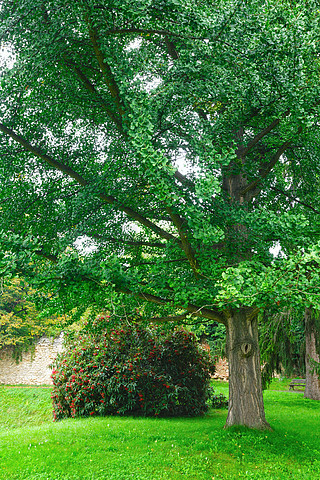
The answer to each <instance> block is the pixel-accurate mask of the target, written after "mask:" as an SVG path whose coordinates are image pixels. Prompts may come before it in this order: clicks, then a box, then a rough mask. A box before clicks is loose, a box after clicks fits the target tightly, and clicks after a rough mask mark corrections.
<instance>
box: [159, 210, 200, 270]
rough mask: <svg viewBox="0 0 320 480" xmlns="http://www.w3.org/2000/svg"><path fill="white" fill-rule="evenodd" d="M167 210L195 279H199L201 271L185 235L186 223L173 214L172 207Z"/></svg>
mask: <svg viewBox="0 0 320 480" xmlns="http://www.w3.org/2000/svg"><path fill="white" fill-rule="evenodd" d="M166 210H167V212H168V213H169V215H170V218H171V220H172V222H173V224H174V225H175V226H176V228H177V229H178V232H179V236H180V239H181V243H182V248H183V251H184V253H185V254H186V257H187V259H188V261H189V263H190V265H191V268H192V270H193V273H194V275H195V277H198V270H199V266H198V262H197V260H196V257H195V253H194V251H193V248H192V246H191V244H190V242H189V240H188V237H187V234H186V233H185V225H184V222H183V220H182V218H181V217H180V215H178V214H176V213H173V211H172V210H171V208H170V207H166Z"/></svg>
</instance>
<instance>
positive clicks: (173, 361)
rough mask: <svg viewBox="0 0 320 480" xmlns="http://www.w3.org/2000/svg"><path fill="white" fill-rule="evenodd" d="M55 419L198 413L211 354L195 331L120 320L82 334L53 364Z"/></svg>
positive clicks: (202, 405)
mask: <svg viewBox="0 0 320 480" xmlns="http://www.w3.org/2000/svg"><path fill="white" fill-rule="evenodd" d="M53 368H54V369H53V372H52V378H53V383H54V387H53V391H52V399H53V409H54V419H61V418H64V417H79V416H88V415H112V414H122V415H123V414H138V415H144V416H154V415H156V416H157V415H161V416H172V415H192V416H193V415H199V414H201V413H203V412H204V411H205V410H206V409H207V405H206V400H207V397H208V389H209V380H210V373H212V368H213V367H212V364H211V362H210V358H209V356H208V354H207V352H205V351H204V350H202V349H201V348H200V347H199V346H198V344H197V342H196V339H195V337H194V335H193V334H192V333H189V332H187V331H186V330H183V329H176V330H174V331H173V332H170V333H165V332H163V331H160V330H159V328H157V327H152V328H151V327H148V328H144V327H141V326H128V325H125V326H122V327H121V328H118V329H114V330H111V332H105V333H104V334H103V335H99V336H93V335H92V334H91V335H89V334H87V335H85V336H78V337H77V338H76V339H74V340H73V341H71V342H69V345H68V346H67V348H66V350H65V351H64V352H63V353H62V354H60V355H59V356H58V357H57V359H56V360H55V363H54V364H53Z"/></svg>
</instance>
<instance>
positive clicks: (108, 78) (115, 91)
mask: <svg viewBox="0 0 320 480" xmlns="http://www.w3.org/2000/svg"><path fill="white" fill-rule="evenodd" d="M86 21H87V26H88V31H89V37H90V40H91V43H92V45H93V50H94V53H95V55H96V58H97V61H98V64H99V67H100V70H101V72H102V75H103V78H104V79H105V82H106V84H107V86H108V89H109V92H110V94H111V96H112V98H113V99H114V102H115V104H116V106H117V109H118V112H119V113H120V115H121V116H122V115H123V114H124V104H123V101H122V99H121V95H120V91H119V88H118V85H117V83H116V81H115V78H114V76H113V73H112V71H111V68H110V66H109V65H108V63H107V62H106V61H105V58H104V55H103V53H102V52H101V50H100V47H99V43H98V34H97V30H96V29H95V28H93V27H92V26H91V25H90V22H89V19H88V18H87V19H86Z"/></svg>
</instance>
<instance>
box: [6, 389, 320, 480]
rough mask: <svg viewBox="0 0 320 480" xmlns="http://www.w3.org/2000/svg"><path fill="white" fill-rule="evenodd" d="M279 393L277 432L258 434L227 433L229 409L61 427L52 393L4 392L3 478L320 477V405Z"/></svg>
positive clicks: (275, 397)
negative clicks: (55, 416) (198, 414)
mask: <svg viewBox="0 0 320 480" xmlns="http://www.w3.org/2000/svg"><path fill="white" fill-rule="evenodd" d="M216 385H217V384H216ZM272 388H273V389H272V390H268V391H267V392H265V406H266V414H267V418H268V421H269V422H270V423H271V425H272V428H273V431H271V432H269V431H267V432H256V431H252V430H249V429H243V428H237V429H236V428H235V429H232V430H224V429H223V425H224V422H225V419H226V414H227V412H226V410H220V411H218V410H217V411H213V410H211V411H210V412H209V414H208V415H206V416H204V417H201V418H178V419H154V418H150V419H143V418H130V417H122V418H119V417H106V418H85V419H77V420H64V421H61V422H58V423H53V422H52V420H51V404H50V395H49V393H50V390H48V389H41V388H36V389H34V388H30V389H10V388H5V387H0V402H1V403H0V405H1V409H0V446H1V448H0V480H62V479H63V480H105V479H107V480H167V479H170V480H178V479H179V480H180V479H188V480H213V479H214V480H229V479H238V478H242V479H254V480H262V479H263V480H266V479H271V480H278V479H283V480H287V479H299V480H300V479H310V480H311V479H312V480H314V479H317V478H320V405H319V402H315V401H312V400H307V399H304V398H303V395H301V393H298V392H297V393H296V392H289V391H288V388H287V386H285V387H284V388H283V385H282V384H280V385H277V384H276V385H275V386H274V385H273V387H272ZM275 388H279V389H280V390H276V389H275ZM281 389H282V391H281ZM216 392H217V393H219V392H222V393H226V392H227V384H225V383H219V384H218V387H217V386H216Z"/></svg>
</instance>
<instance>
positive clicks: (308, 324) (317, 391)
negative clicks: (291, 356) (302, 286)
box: [304, 308, 320, 400]
mask: <svg viewBox="0 0 320 480" xmlns="http://www.w3.org/2000/svg"><path fill="white" fill-rule="evenodd" d="M304 319H305V335H306V388H305V392H304V396H305V398H311V399H312V400H320V378H319V375H318V374H317V373H316V372H314V364H313V363H312V360H313V361H315V362H318V363H319V362H320V357H319V354H318V351H319V350H318V348H317V347H318V345H319V343H318V342H317V336H318V335H319V333H318V332H317V328H316V319H315V316H314V312H313V310H312V309H311V308H306V309H305V314H304Z"/></svg>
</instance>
